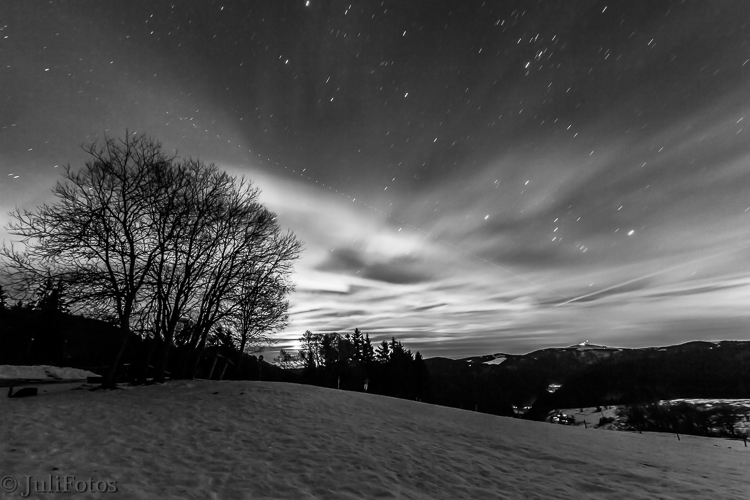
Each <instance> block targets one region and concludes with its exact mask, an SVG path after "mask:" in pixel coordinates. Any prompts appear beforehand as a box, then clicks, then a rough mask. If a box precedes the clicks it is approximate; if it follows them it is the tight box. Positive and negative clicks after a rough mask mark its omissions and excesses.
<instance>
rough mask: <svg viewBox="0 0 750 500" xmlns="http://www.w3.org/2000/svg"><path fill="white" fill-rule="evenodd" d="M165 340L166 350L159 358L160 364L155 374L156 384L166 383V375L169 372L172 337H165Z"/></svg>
mask: <svg viewBox="0 0 750 500" xmlns="http://www.w3.org/2000/svg"><path fill="white" fill-rule="evenodd" d="M165 337H166V338H165V339H164V350H163V351H162V353H161V357H160V358H159V364H158V365H157V366H156V373H155V374H154V382H158V383H160V384H161V383H164V378H165V377H164V375H165V372H166V371H167V362H168V361H169V350H170V348H171V347H172V338H171V336H165Z"/></svg>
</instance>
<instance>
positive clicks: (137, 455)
mask: <svg viewBox="0 0 750 500" xmlns="http://www.w3.org/2000/svg"><path fill="white" fill-rule="evenodd" d="M50 387H55V390H51V391H49V392H41V391H40V395H39V396H37V397H31V398H21V399H8V398H5V397H3V398H0V421H1V425H2V435H3V439H2V440H1V443H2V444H0V447H2V453H0V457H2V460H1V461H0V464H2V471H0V472H1V473H0V477H2V476H11V477H13V478H14V479H15V480H17V481H18V489H17V490H16V491H15V492H14V493H11V494H8V495H6V497H7V498H21V494H22V493H25V491H24V488H25V487H26V486H25V484H26V481H27V480H26V478H27V477H29V476H30V477H31V479H30V481H35V480H36V481H41V482H38V483H37V486H41V487H42V488H44V487H45V481H51V483H52V485H51V486H52V487H53V488H54V487H55V482H56V481H57V482H58V483H59V484H63V485H64V482H65V480H66V479H65V478H69V477H72V476H75V481H79V483H78V484H79V486H81V485H83V482H89V483H87V484H88V486H86V485H84V486H85V488H89V490H88V491H89V493H86V494H76V495H75V498H106V497H107V496H108V494H105V493H101V492H95V493H92V492H91V488H92V486H91V484H93V485H94V488H96V487H97V486H96V484H98V485H99V486H98V487H99V488H103V487H104V486H105V485H106V486H108V487H110V488H112V487H115V488H116V489H117V493H116V494H113V496H112V497H113V498H123V499H125V498H144V499H153V498H174V499H183V498H194V499H201V500H204V499H212V498H213V499H235V498H236V499H240V498H247V499H250V498H253V499H255V498H289V499H312V498H319V499H355V498H383V499H388V498H392V499H409V498H424V499H432V498H446V499H453V498H470V499H480V498H481V499H484V498H518V499H527V498H544V499H553V498H554V499H565V498H570V499H580V498H596V499H602V498H642V499H649V500H651V499H659V498H662V499H663V498H684V499H695V498H721V499H735V498H736V499H747V498H750V481H749V480H748V471H749V470H750V452H749V451H748V450H749V449H747V448H743V447H742V443H741V442H737V441H727V440H721V439H708V438H699V437H691V436H684V437H683V438H682V440H681V441H677V440H676V439H675V437H674V436H672V435H662V434H649V433H644V434H635V433H624V432H598V431H594V430H590V429H589V430H586V429H584V428H582V427H567V426H559V425H550V424H548V423H537V422H528V421H522V420H517V419H511V418H502V417H495V416H490V415H484V414H480V413H474V412H469V411H462V410H457V409H452V408H443V407H438V406H432V405H427V404H421V403H416V402H411V401H404V400H398V399H392V398H386V397H381V396H373V395H368V394H362V393H352V392H343V391H336V390H331V389H323V388H318V387H311V386H301V385H293V384H283V383H262V382H226V381H224V382H215V381H190V382H188V381H178V382H172V383H168V384H166V385H157V386H148V387H135V388H127V389H122V390H116V391H90V390H87V388H88V387H87V386H83V385H81V384H79V385H78V386H75V385H74V386H69V387H67V388H63V386H50ZM71 388H72V389H71ZM47 478H49V479H47ZM60 478H62V479H60ZM8 481H10V480H8V479H7V478H6V479H3V483H2V485H3V486H4V487H6V486H8V485H10V483H9V482H8ZM60 481H61V483H60ZM80 481H83V482H80ZM91 481H93V483H91ZM97 482H98V483H97ZM32 484H33V483H32ZM47 487H49V485H47ZM85 488H84V489H85ZM0 496H2V494H1V493H0ZM57 496H62V497H64V498H71V496H70V494H64V493H60V494H57V495H56V494H54V493H52V494H50V493H44V494H43V493H37V494H32V496H31V498H42V497H44V498H48V497H49V498H54V497H57Z"/></svg>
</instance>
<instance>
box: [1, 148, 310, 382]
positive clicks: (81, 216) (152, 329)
mask: <svg viewBox="0 0 750 500" xmlns="http://www.w3.org/2000/svg"><path fill="white" fill-rule="evenodd" d="M85 150H86V152H88V153H89V154H90V155H91V156H92V157H93V161H91V162H88V163H86V167H85V168H84V169H82V170H81V171H80V172H75V173H74V172H73V171H72V170H71V169H70V167H66V169H65V173H64V178H65V182H62V183H58V185H57V187H56V188H55V190H54V194H55V196H56V197H57V201H56V202H55V203H53V204H50V205H43V206H41V207H38V209H37V210H36V212H28V211H24V212H21V211H16V212H14V213H13V214H11V215H12V216H13V218H14V219H15V222H13V223H11V224H10V226H9V230H10V232H11V234H15V235H17V236H21V240H20V241H19V242H18V243H19V244H20V246H22V247H23V248H22V250H17V249H16V248H14V247H13V246H11V247H4V248H3V256H4V261H5V264H6V267H7V269H9V270H10V275H11V277H13V278H14V279H15V280H16V282H17V283H22V282H31V281H34V282H36V283H38V282H39V281H40V280H39V278H40V277H46V279H47V280H52V278H54V280H55V282H58V283H64V284H65V294H66V298H67V299H68V301H69V302H70V303H71V304H77V306H78V307H79V308H80V309H82V310H83V311H85V312H86V313H88V314H89V315H95V316H98V317H101V318H114V319H115V320H116V322H117V323H118V324H119V326H120V329H121V332H122V338H121V342H120V345H119V349H118V352H117V354H116V356H115V357H114V359H113V360H112V362H111V364H110V366H109V368H108V370H107V374H106V376H105V385H106V386H112V385H113V384H114V380H115V374H116V371H117V367H118V364H119V361H120V358H121V357H122V353H123V352H124V350H125V347H126V343H127V340H128V338H129V336H130V335H131V333H132V332H133V331H136V332H137V333H139V334H141V335H143V336H151V337H153V339H154V344H153V347H155V346H156V342H157V341H158V342H159V343H160V344H161V345H162V350H161V356H160V358H159V361H158V365H157V374H156V378H157V380H163V379H164V373H165V369H166V366H167V362H168V358H169V353H170V350H171V347H172V346H173V345H175V343H177V344H178V345H182V347H184V349H183V351H184V352H185V354H186V357H185V361H184V369H183V372H184V374H186V375H192V373H193V372H194V370H195V367H196V366H197V365H198V362H199V361H200V354H201V353H202V352H203V349H204V347H205V345H206V342H207V339H208V336H209V334H210V332H211V330H212V328H214V327H215V326H217V325H219V324H221V323H222V322H225V323H227V325H230V324H231V325H234V326H235V328H234V330H236V331H237V332H238V335H239V336H240V339H239V343H238V345H237V349H238V350H239V351H240V352H242V351H243V350H244V349H245V348H246V346H248V345H250V344H252V343H256V344H257V343H258V342H260V341H270V334H271V333H273V332H274V331H276V330H278V329H279V328H281V327H283V326H284V325H285V324H286V320H287V316H286V311H287V309H288V303H287V302H286V295H287V294H288V293H289V292H290V291H291V290H292V289H293V286H292V284H291V283H290V281H289V274H290V273H291V270H292V263H293V261H294V260H295V259H296V258H297V257H298V256H299V252H300V249H301V244H300V243H299V242H298V241H297V239H296V238H295V237H294V235H293V234H291V233H288V234H286V235H281V234H280V230H279V228H278V225H277V224H276V217H275V215H274V214H272V213H271V212H269V211H268V210H267V209H266V208H264V207H263V206H262V205H261V204H260V203H259V202H258V196H259V191H258V189H256V188H254V187H253V186H252V184H251V183H250V182H249V181H246V180H244V179H240V180H238V179H236V178H234V177H232V176H230V175H228V174H227V173H225V172H222V171H220V170H219V169H218V168H217V167H216V166H215V165H212V164H211V165H206V164H204V163H202V162H201V161H198V160H190V159H188V160H182V161H179V162H178V161H176V160H175V158H174V157H167V156H165V155H164V154H163V153H162V152H161V146H160V145H159V144H158V143H156V142H154V141H153V140H151V139H148V138H145V137H143V136H140V137H131V136H130V135H127V136H126V138H125V140H122V141H115V140H112V139H109V138H105V144H104V146H103V147H102V148H97V147H96V145H92V146H91V147H89V148H87V149H85ZM57 280H59V281H57ZM61 286H62V285H61ZM61 291H62V288H60V292H61ZM186 324H187V325H188V327H187V328H185V329H184V331H183V332H181V333H180V335H179V336H177V332H178V330H179V326H182V325H186ZM151 352H153V350H152V351H151ZM150 356H151V355H150V354H149V357H150Z"/></svg>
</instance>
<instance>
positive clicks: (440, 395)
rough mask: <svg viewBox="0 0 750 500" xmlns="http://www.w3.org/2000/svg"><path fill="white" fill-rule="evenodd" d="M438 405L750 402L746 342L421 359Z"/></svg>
mask: <svg viewBox="0 0 750 500" xmlns="http://www.w3.org/2000/svg"><path fill="white" fill-rule="evenodd" d="M425 363H426V365H427V369H428V371H429V374H430V379H431V381H432V384H433V395H434V397H435V399H436V402H437V401H440V403H439V404H447V405H449V406H459V407H466V408H471V409H479V410H481V407H482V404H484V405H489V406H491V407H492V408H493V409H494V410H495V411H492V413H495V412H496V411H497V410H498V409H499V408H505V411H508V408H511V407H516V408H528V407H532V408H531V411H529V412H528V416H529V418H543V415H546V414H547V413H548V412H549V411H550V410H552V409H555V408H573V407H585V406H597V405H604V404H631V403H640V402H645V401H652V400H656V399H675V398H693V397H706V398H718V397H724V398H745V397H750V342H747V341H720V342H707V341H696V342H688V343H685V344H679V345H673V346H663V347H646V348H619V347H607V346H602V345H596V344H591V343H590V342H588V341H585V342H581V343H579V344H576V345H572V346H568V347H561V348H547V349H540V350H537V351H533V352H530V353H528V354H523V355H518V354H506V353H495V354H488V355H483V356H471V357H468V358H463V359H458V360H448V359H446V358H429V359H426V360H425Z"/></svg>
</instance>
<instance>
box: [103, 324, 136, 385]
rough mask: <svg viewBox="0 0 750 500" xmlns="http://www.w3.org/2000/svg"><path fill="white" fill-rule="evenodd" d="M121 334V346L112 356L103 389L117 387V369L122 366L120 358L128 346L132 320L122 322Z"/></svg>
mask: <svg viewBox="0 0 750 500" xmlns="http://www.w3.org/2000/svg"><path fill="white" fill-rule="evenodd" d="M120 335H121V337H120V347H119V348H118V349H117V353H116V354H115V357H114V358H112V361H111V362H110V364H109V368H107V373H106V375H105V376H104V381H103V382H102V388H103V389H114V388H115V376H116V375H117V369H118V368H119V366H120V359H121V358H122V355H123V353H124V352H125V347H127V345H128V339H129V338H130V322H129V321H123V322H122V326H121V327H120Z"/></svg>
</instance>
